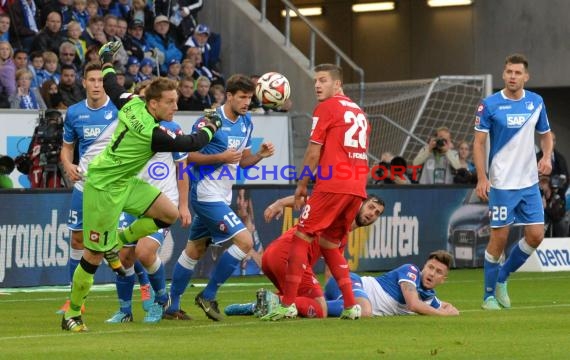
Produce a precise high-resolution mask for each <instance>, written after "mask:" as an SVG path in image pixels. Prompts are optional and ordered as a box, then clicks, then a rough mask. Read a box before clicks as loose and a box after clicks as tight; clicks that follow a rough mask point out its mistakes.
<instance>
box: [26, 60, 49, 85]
mask: <svg viewBox="0 0 570 360" xmlns="http://www.w3.org/2000/svg"><path fill="white" fill-rule="evenodd" d="M30 60H31V65H30V66H29V69H30V71H31V72H32V87H35V88H38V89H39V88H40V87H41V86H42V84H43V83H44V81H46V79H47V74H46V73H45V71H44V57H43V55H42V52H41V51H34V52H32V53H31V54H30Z"/></svg>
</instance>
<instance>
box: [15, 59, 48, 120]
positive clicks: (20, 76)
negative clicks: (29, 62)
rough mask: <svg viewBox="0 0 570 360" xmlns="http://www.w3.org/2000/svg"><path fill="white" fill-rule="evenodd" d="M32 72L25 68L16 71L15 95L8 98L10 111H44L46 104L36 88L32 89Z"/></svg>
mask: <svg viewBox="0 0 570 360" xmlns="http://www.w3.org/2000/svg"><path fill="white" fill-rule="evenodd" d="M32 76H33V74H32V72H31V71H30V70H28V69H27V68H24V69H19V70H17V71H16V86H17V90H16V93H14V94H12V95H11V96H10V107H11V108H12V109H28V110H33V109H36V110H45V109H47V107H46V104H45V102H44V100H43V98H42V95H41V94H40V92H39V90H38V89H37V88H32V87H31V85H32Z"/></svg>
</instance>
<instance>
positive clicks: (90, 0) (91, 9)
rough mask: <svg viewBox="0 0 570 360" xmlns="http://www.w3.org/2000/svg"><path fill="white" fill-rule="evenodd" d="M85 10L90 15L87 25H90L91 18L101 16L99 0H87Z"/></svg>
mask: <svg viewBox="0 0 570 360" xmlns="http://www.w3.org/2000/svg"><path fill="white" fill-rule="evenodd" d="M85 10H86V11H87V14H88V15H89V16H88V19H87V25H88V26H89V20H91V19H92V18H94V17H95V16H99V2H98V1H97V0H87V5H86V6H85ZM84 30H85V29H84Z"/></svg>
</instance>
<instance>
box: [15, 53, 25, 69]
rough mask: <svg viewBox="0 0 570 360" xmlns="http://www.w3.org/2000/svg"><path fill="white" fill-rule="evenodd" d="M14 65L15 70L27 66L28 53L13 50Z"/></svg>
mask: <svg viewBox="0 0 570 360" xmlns="http://www.w3.org/2000/svg"><path fill="white" fill-rule="evenodd" d="M13 60H14V65H15V66H16V71H18V70H20V69H27V68H28V54H27V53H26V51H24V50H16V51H14V59H13Z"/></svg>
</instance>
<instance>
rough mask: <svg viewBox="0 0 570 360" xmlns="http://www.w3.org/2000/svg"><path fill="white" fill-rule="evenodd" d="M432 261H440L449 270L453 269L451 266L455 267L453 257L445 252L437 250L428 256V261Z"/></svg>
mask: <svg viewBox="0 0 570 360" xmlns="http://www.w3.org/2000/svg"><path fill="white" fill-rule="evenodd" d="M430 259H435V260H437V261H439V262H440V263H442V264H443V265H445V266H447V268H448V269H451V266H452V265H453V256H452V255H451V254H450V253H449V252H447V251H445V250H436V251H434V252H431V253H430V254H429V255H428V260H430Z"/></svg>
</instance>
